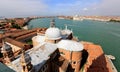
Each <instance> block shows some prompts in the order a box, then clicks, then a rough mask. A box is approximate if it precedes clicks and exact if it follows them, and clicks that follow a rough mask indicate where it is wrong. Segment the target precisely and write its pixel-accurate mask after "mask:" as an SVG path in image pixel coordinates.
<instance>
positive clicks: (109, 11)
mask: <svg viewBox="0 0 120 72" xmlns="http://www.w3.org/2000/svg"><path fill="white" fill-rule="evenodd" d="M119 6H120V0H102V1H101V2H100V3H97V4H93V5H91V6H89V7H88V9H89V11H87V12H88V13H86V14H88V15H120V7H119Z"/></svg>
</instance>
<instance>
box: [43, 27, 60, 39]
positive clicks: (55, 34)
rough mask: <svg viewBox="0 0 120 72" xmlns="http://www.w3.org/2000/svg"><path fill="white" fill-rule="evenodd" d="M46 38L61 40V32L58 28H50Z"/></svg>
mask: <svg viewBox="0 0 120 72" xmlns="http://www.w3.org/2000/svg"><path fill="white" fill-rule="evenodd" d="M45 36H46V38H48V39H51V40H56V39H60V38H61V31H60V30H59V29H58V28H55V27H52V28H48V29H47V30H46V32H45Z"/></svg>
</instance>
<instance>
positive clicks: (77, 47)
mask: <svg viewBox="0 0 120 72" xmlns="http://www.w3.org/2000/svg"><path fill="white" fill-rule="evenodd" d="M57 47H58V48H61V49H64V50H69V51H82V50H83V44H81V43H78V42H75V41H72V40H61V41H60V42H59V43H58V44H57Z"/></svg>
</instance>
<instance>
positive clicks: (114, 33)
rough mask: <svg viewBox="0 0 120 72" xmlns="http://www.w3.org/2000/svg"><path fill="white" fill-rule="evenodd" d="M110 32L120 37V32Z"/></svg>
mask: <svg viewBox="0 0 120 72" xmlns="http://www.w3.org/2000/svg"><path fill="white" fill-rule="evenodd" d="M110 34H112V35H114V36H117V37H120V34H119V33H115V32H111V33H110Z"/></svg>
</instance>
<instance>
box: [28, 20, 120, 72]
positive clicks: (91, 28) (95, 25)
mask: <svg viewBox="0 0 120 72" xmlns="http://www.w3.org/2000/svg"><path fill="white" fill-rule="evenodd" d="M50 20H51V19H50V18H41V19H35V20H32V21H31V22H30V23H29V26H28V28H29V29H31V28H36V27H49V24H50ZM55 21H56V22H55V23H56V26H57V27H58V28H61V29H63V28H64V27H65V24H67V25H68V28H69V29H72V30H73V32H74V35H75V36H78V37H79V39H80V40H83V41H89V42H93V43H95V44H99V45H101V46H102V48H103V50H104V52H105V53H106V54H111V55H113V56H115V57H116V60H114V61H113V63H114V64H115V66H116V68H117V70H118V72H120V56H119V54H120V53H119V52H120V23H114V22H99V21H91V20H83V21H73V20H66V19H57V18H56V19H55Z"/></svg>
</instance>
